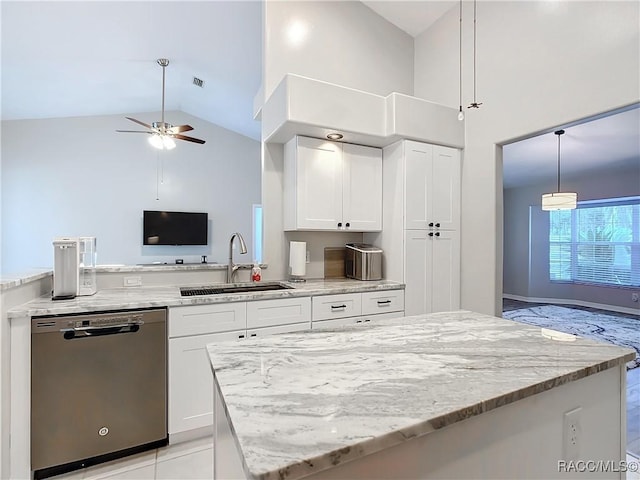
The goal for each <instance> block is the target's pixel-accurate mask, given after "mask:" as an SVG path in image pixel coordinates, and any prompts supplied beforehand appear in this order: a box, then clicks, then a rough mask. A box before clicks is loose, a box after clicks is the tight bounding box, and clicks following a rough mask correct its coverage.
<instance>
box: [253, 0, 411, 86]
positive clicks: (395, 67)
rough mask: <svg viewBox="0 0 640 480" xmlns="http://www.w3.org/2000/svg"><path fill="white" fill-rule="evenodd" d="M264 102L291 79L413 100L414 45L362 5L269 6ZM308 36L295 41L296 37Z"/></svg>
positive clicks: (270, 1)
mask: <svg viewBox="0 0 640 480" xmlns="http://www.w3.org/2000/svg"><path fill="white" fill-rule="evenodd" d="M264 16H265V22H266V23H265V44H264V52H265V56H264V58H263V68H264V71H263V80H264V92H265V94H266V96H265V98H269V95H271V92H273V89H274V88H275V87H276V86H277V85H278V83H280V81H281V80H282V78H283V77H284V75H286V74H287V73H295V74H298V75H302V76H305V77H310V78H315V79H318V80H323V81H326V82H331V83H336V84H338V85H343V86H345V87H350V88H356V89H359V90H364V91H366V92H370V93H375V94H378V95H388V94H389V93H391V92H400V93H405V94H407V95H412V94H413V39H412V38H411V36H409V35H408V34H406V33H405V32H403V31H402V30H400V29H398V28H396V27H395V26H394V25H393V24H391V23H389V22H388V21H386V20H385V19H383V18H382V17H380V16H379V15H378V14H376V13H375V12H374V11H373V10H371V9H370V8H368V7H366V6H365V5H364V4H362V3H361V2H358V1H340V2H327V1H289V0H287V1H281V0H266V2H265V15H264ZM292 29H293V31H299V32H306V33H304V34H303V35H301V36H300V40H298V41H295V40H293V38H292V35H291V32H292Z"/></svg>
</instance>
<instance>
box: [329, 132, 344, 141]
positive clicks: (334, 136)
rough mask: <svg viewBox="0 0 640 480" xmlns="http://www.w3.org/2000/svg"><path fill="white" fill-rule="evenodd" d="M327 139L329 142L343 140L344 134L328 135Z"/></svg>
mask: <svg viewBox="0 0 640 480" xmlns="http://www.w3.org/2000/svg"><path fill="white" fill-rule="evenodd" d="M327 138H328V139H329V140H340V139H341V138H342V134H341V133H330V134H328V135H327Z"/></svg>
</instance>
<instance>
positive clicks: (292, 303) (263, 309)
mask: <svg viewBox="0 0 640 480" xmlns="http://www.w3.org/2000/svg"><path fill="white" fill-rule="evenodd" d="M299 323H302V324H305V325H306V328H311V298H310V297H295V298H278V299H274V300H261V301H258V302H248V303H247V330H249V329H256V328H262V327H273V326H277V325H290V324H299ZM285 330H286V329H285Z"/></svg>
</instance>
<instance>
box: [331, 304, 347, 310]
mask: <svg viewBox="0 0 640 480" xmlns="http://www.w3.org/2000/svg"><path fill="white" fill-rule="evenodd" d="M345 308H347V306H346V305H331V310H338V309H342V310H344V309H345Z"/></svg>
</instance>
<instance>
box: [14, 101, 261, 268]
mask: <svg viewBox="0 0 640 480" xmlns="http://www.w3.org/2000/svg"><path fill="white" fill-rule="evenodd" d="M165 115H166V117H167V118H168V119H170V121H171V122H173V123H174V124H187V123H188V124H190V125H191V126H193V127H194V130H193V131H192V132H190V134H189V135H190V136H193V137H197V138H202V139H204V140H206V143H205V144H204V145H197V144H194V143H190V142H184V141H178V145H177V147H176V148H175V149H174V150H172V151H158V150H156V149H154V148H153V147H151V146H150V145H149V144H148V142H147V136H146V135H142V134H131V133H116V132H115V130H116V129H124V130H128V129H131V130H138V129H139V128H137V126H136V125H135V124H134V123H132V122H130V121H128V120H126V119H125V118H124V115H109V116H93V117H74V118H56V119H45V120H15V121H3V122H2V140H3V141H2V260H3V262H2V273H3V274H6V273H8V272H19V271H24V270H27V269H28V268H31V267H51V266H52V264H53V247H52V243H51V242H52V240H53V238H54V237H56V236H64V235H89V236H96V237H97V251H98V263H99V264H137V263H151V262H153V261H168V262H173V261H175V258H183V259H184V261H185V263H186V262H199V261H200V255H208V260H209V261H211V262H213V261H217V262H221V263H224V262H226V261H227V255H228V240H229V237H230V235H231V234H232V233H233V232H235V231H239V232H241V233H242V234H243V236H244V238H245V240H246V241H247V243H248V247H250V245H249V244H250V243H251V231H252V230H251V228H252V227H251V218H252V209H251V208H252V204H254V203H260V201H261V200H260V199H261V191H260V189H261V186H260V143H259V142H257V141H255V140H252V139H250V138H248V137H245V136H243V135H240V134H237V133H234V132H231V131H230V130H226V129H224V128H221V127H218V126H216V125H213V124H211V123H209V122H206V121H203V120H201V119H198V118H196V117H192V116H190V115H187V114H185V113H182V112H177V111H176V112H167V113H166V114H165ZM132 116H133V117H135V118H137V119H139V120H142V121H144V122H152V121H154V120H158V118H159V113H147V114H135V115H132ZM158 165H160V166H161V169H160V170H158ZM158 171H160V173H161V177H162V181H163V183H161V184H160V185H159V188H158V189H157V181H156V180H157V174H158ZM156 195H157V197H156ZM143 210H178V211H200V212H202V211H205V212H208V214H209V245H208V246H204V247H186V246H184V247H164V246H157V247H151V246H147V247H143V246H142V211H143ZM250 251H251V250H250ZM242 260H243V261H244V260H246V261H247V262H250V261H251V260H252V259H251V258H246V259H244V258H243V259H242Z"/></svg>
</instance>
